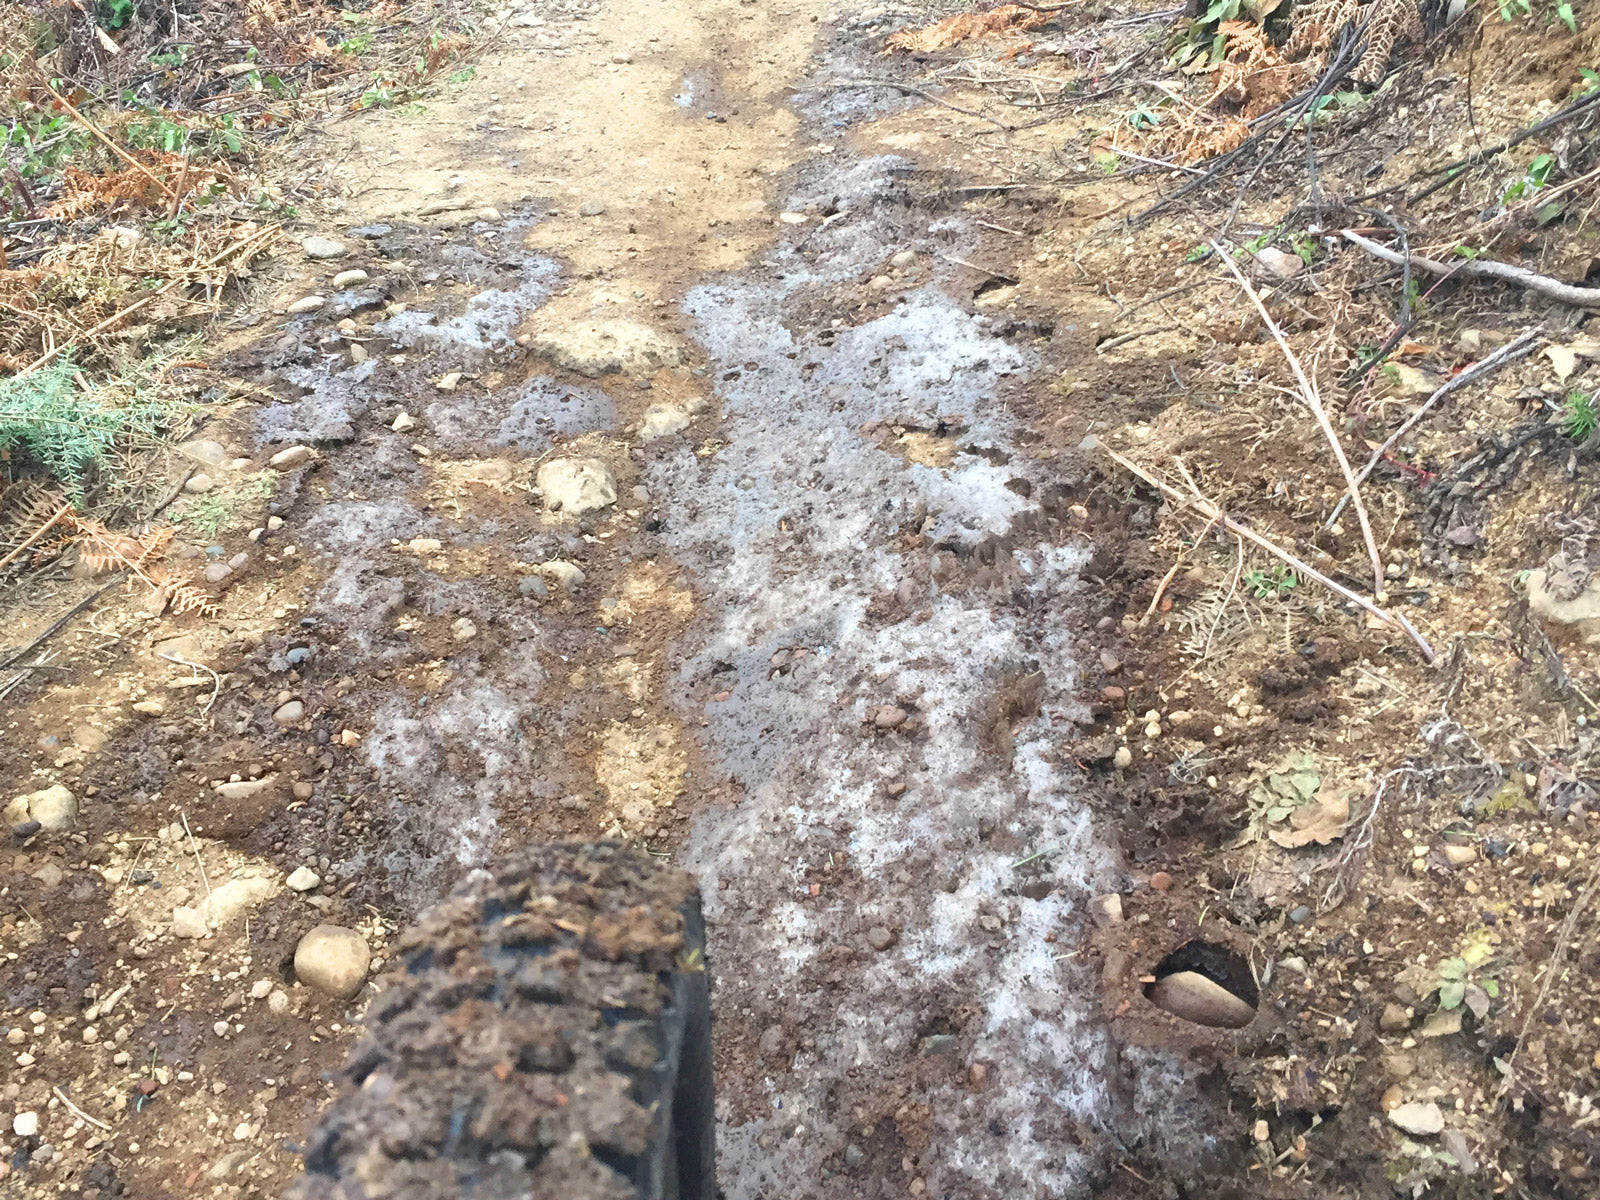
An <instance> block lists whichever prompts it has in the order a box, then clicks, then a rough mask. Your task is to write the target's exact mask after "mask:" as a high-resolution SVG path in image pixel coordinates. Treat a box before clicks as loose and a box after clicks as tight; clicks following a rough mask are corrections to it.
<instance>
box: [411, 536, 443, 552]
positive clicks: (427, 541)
mask: <svg viewBox="0 0 1600 1200" xmlns="http://www.w3.org/2000/svg"><path fill="white" fill-rule="evenodd" d="M406 546H407V547H408V548H409V549H410V551H411V553H413V554H437V553H439V551H440V550H442V549H444V543H443V542H441V541H440V540H439V539H438V538H430V537H414V538H412V539H411V540H410V541H409V542H407V543H406Z"/></svg>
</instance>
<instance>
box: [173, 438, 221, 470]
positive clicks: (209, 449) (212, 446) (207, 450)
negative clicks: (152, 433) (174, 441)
mask: <svg viewBox="0 0 1600 1200" xmlns="http://www.w3.org/2000/svg"><path fill="white" fill-rule="evenodd" d="M178 453H179V454H182V455H184V456H185V457H186V458H191V459H193V460H194V461H195V462H198V463H204V464H205V465H206V466H208V467H221V466H225V465H227V463H228V461H229V459H230V457H231V456H230V455H229V454H228V450H227V447H225V446H224V445H223V444H222V443H221V442H215V441H212V440H211V439H210V438H191V439H190V440H189V441H187V442H179V443H178Z"/></svg>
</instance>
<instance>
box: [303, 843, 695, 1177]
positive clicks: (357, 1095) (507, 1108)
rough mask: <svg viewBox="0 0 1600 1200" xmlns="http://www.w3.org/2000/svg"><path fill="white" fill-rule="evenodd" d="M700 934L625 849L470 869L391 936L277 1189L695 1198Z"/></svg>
mask: <svg viewBox="0 0 1600 1200" xmlns="http://www.w3.org/2000/svg"><path fill="white" fill-rule="evenodd" d="M704 940H705V933H704V925H703V922H702V920H701V917H700V901H699V896H698V893H697V892H696V890H695V885H694V881H693V880H692V879H691V878H690V877H689V876H687V875H685V874H683V873H682V872H680V871H676V870H673V869H671V868H668V867H665V866H662V865H660V864H658V863H656V862H655V861H654V860H652V859H651V858H650V856H649V855H648V854H646V853H644V852H643V851H640V850H635V849H632V848H628V847H624V846H621V845H616V844H600V845H595V846H587V845H564V846H553V847H548V848H541V849H538V850H534V851H529V852H525V853H523V854H520V855H517V856H514V857H513V858H511V859H509V860H508V861H506V862H505V863H504V864H503V865H501V866H499V867H497V868H496V869H495V870H494V871H493V872H488V871H477V872H474V873H473V874H472V875H470V876H469V877H468V878H467V879H466V880H465V881H464V882H463V883H462V884H461V885H460V886H459V887H457V888H456V890H455V891H454V892H452V893H451V895H450V896H448V897H447V898H446V899H445V900H444V901H443V902H441V903H440V904H439V905H438V906H437V907H436V908H434V909H433V910H432V911H431V912H429V913H428V914H427V915H426V916H425V917H424V918H423V919H422V920H421V921H420V922H419V923H418V925H417V926H416V928H415V929H414V930H412V931H411V932H410V933H408V934H407V935H406V936H405V938H404V939H403V940H402V941H401V942H400V943H399V945H398V947H397V950H398V958H399V961H400V963H401V966H402V969H401V971H400V973H399V974H398V976H397V977H396V978H395V979H393V980H392V981H391V982H390V983H389V985H388V986H387V987H386V988H385V989H384V991H383V992H382V994H381V995H380V996H379V997H378V998H377V999H376V1000H375V1001H374V1002H373V1004H372V1006H371V1009H370V1011H369V1013H368V1017H367V1027H368V1030H369V1033H368V1037H367V1038H366V1039H365V1040H364V1041H363V1042H361V1043H360V1044H359V1045H358V1046H357V1047H356V1048H355V1049H354V1050H353V1051H352V1053H351V1057H350V1061H349V1063H348V1064H347V1066H346V1067H345V1070H344V1075H343V1081H342V1082H343V1083H344V1085H345V1088H346V1090H345V1091H344V1093H343V1094H342V1095H341V1096H340V1097H339V1098H338V1099H337V1100H335V1102H334V1103H333V1105H332V1106H331V1107H330V1108H329V1110H328V1112H327V1113H326V1115H325V1116H324V1117H323V1119H322V1121H321V1123H320V1124H319V1125H318V1126H317V1128H316V1129H315V1130H314V1131H313V1132H312V1134H311V1137H310V1140H309V1142H308V1144H307V1147H306V1168H307V1174H306V1176H304V1177H303V1178H301V1179H300V1180H298V1181H296V1183H295V1184H294V1185H293V1186H292V1187H291V1188H290V1190H289V1196H290V1197H291V1200H313V1198H317V1200H325V1198H331V1197H338V1198H341V1200H355V1198H357V1197H367V1196H374V1195H382V1196H389V1197H394V1198H396V1200H400V1198H407V1200H446V1198H449V1200H455V1198H457V1197H465V1196H479V1197H498V1196H520V1197H532V1198H533V1200H640V1198H643V1200H678V1198H679V1197H681V1198H682V1200H709V1197H710V1196H712V1195H713V1194H714V1170H713V1166H712V1146H711V1140H712V1136H713V1135H712V1128H713V1126H712V1122H713V1115H712V1096H711V1062H710V1007H709V995H708V987H707V977H706V972H705V959H704Z"/></svg>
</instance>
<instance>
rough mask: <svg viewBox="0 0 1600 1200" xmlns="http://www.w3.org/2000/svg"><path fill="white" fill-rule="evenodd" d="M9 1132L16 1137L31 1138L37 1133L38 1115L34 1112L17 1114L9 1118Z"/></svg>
mask: <svg viewBox="0 0 1600 1200" xmlns="http://www.w3.org/2000/svg"><path fill="white" fill-rule="evenodd" d="M11 1132H12V1133H14V1134H16V1135H17V1136H18V1137H32V1136H33V1135H34V1134H36V1133H38V1132H39V1114H38V1113H36V1112H32V1111H29V1112H19V1113H18V1114H17V1115H16V1116H14V1117H12V1118H11Z"/></svg>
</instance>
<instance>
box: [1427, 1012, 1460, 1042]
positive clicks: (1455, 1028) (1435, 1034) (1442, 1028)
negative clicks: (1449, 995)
mask: <svg viewBox="0 0 1600 1200" xmlns="http://www.w3.org/2000/svg"><path fill="white" fill-rule="evenodd" d="M1418 1032H1419V1033H1420V1034H1421V1035H1422V1036H1423V1037H1425V1038H1442V1037H1450V1036H1451V1035H1453V1034H1457V1033H1460V1032H1461V1010H1460V1009H1459V1008H1441V1009H1440V1010H1439V1011H1438V1012H1433V1013H1429V1014H1428V1016H1427V1019H1426V1020H1424V1021H1423V1022H1422V1028H1421V1029H1420V1030H1419V1031H1418Z"/></svg>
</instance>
